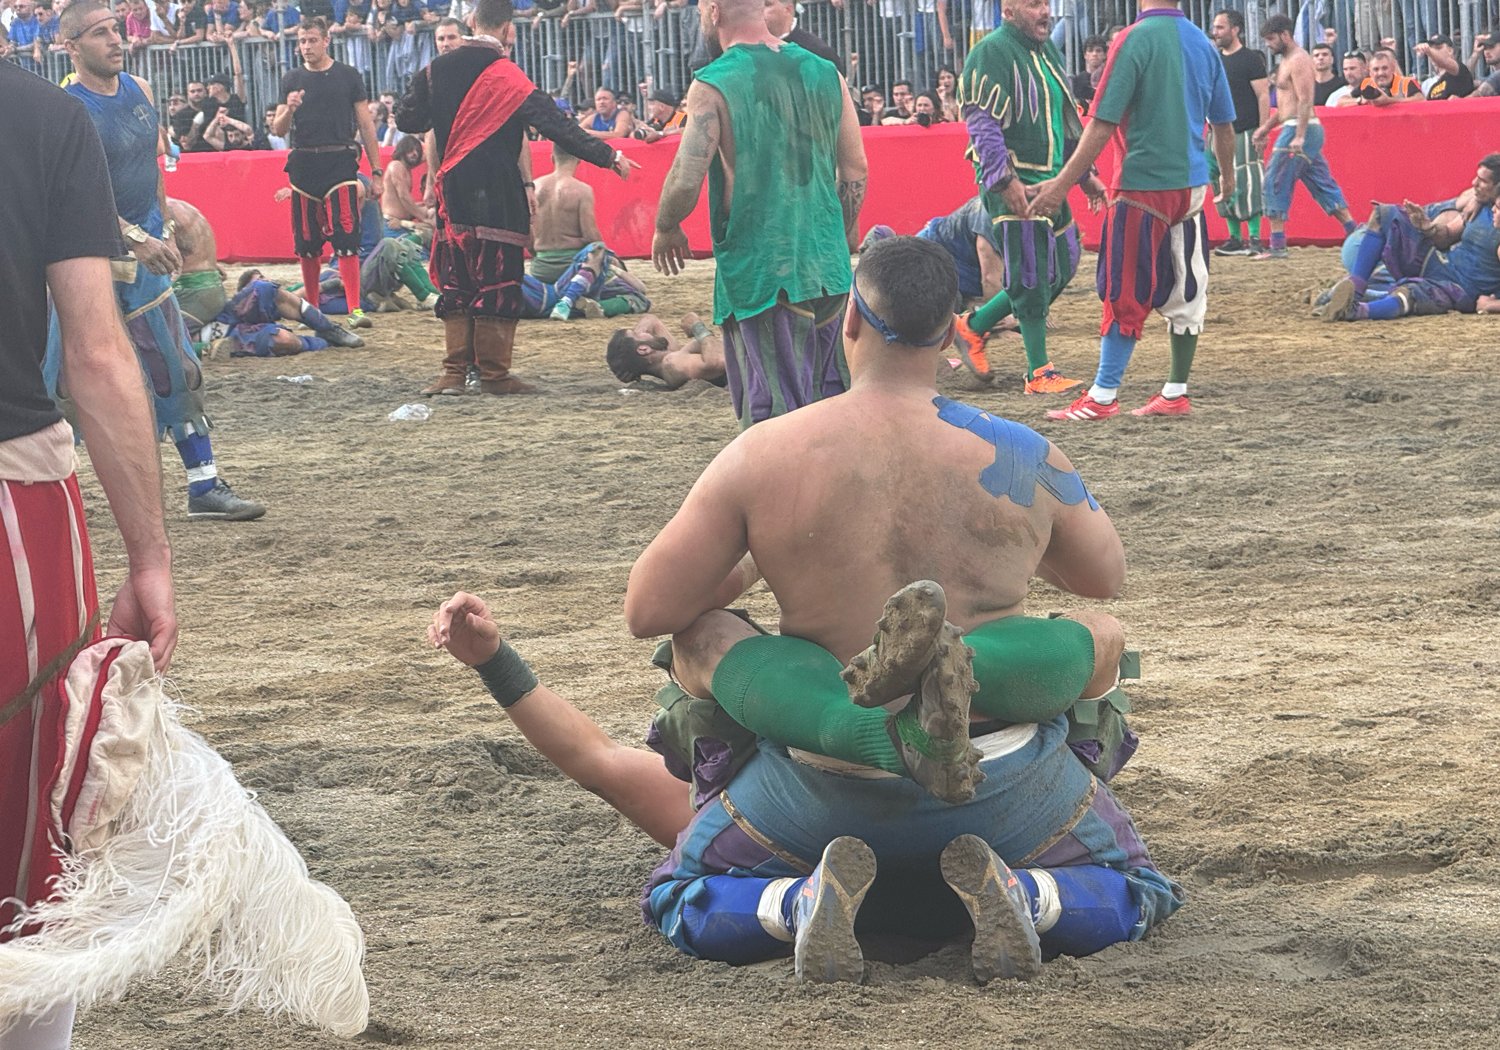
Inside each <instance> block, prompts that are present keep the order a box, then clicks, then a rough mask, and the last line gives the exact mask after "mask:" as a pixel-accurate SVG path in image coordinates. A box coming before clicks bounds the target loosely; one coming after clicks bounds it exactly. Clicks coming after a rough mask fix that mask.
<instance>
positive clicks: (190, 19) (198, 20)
mask: <svg viewBox="0 0 1500 1050" xmlns="http://www.w3.org/2000/svg"><path fill="white" fill-rule="evenodd" d="M177 27H178V29H179V30H180V34H181V35H185V36H192V35H194V34H195V33H197V32H198V30H200V29H202V30H205V31H207V29H208V12H207V11H206V10H204V7H203V4H202V2H201V0H200V2H199V3H196V4H193V5H192V6H191V7H184V8H183V9H182V10H181V11H179V12H178V13H177Z"/></svg>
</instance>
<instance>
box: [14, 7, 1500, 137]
mask: <svg viewBox="0 0 1500 1050" xmlns="http://www.w3.org/2000/svg"><path fill="white" fill-rule="evenodd" d="M599 2H600V3H601V4H607V3H608V0H599ZM939 3H944V4H945V10H946V14H947V16H948V30H949V32H948V38H947V39H946V40H945V39H944V37H943V34H942V31H941V26H940V21H939V17H938V12H937V5H938V4H939ZM1136 5H1137V0H1053V14H1054V16H1055V17H1056V19H1057V30H1056V32H1055V34H1054V39H1056V40H1057V41H1058V42H1059V46H1060V47H1061V49H1062V51H1063V54H1064V57H1065V59H1066V62H1067V68H1068V70H1069V71H1070V72H1077V71H1079V70H1081V69H1082V68H1083V41H1084V40H1085V39H1087V38H1088V37H1089V36H1091V35H1094V34H1098V35H1101V36H1103V35H1105V34H1106V33H1107V32H1108V30H1109V29H1110V28H1111V27H1114V26H1123V25H1128V24H1130V22H1131V21H1132V20H1133V19H1134V18H1135V15H1136ZM1226 7H1228V8H1233V9H1235V10H1239V11H1241V12H1242V13H1243V14H1244V16H1245V23H1246V24H1245V43H1246V44H1247V45H1248V46H1251V47H1258V46H1260V26H1261V25H1262V23H1263V22H1264V21H1265V19H1266V17H1267V16H1269V15H1271V14H1273V13H1281V14H1286V15H1288V16H1290V17H1291V18H1293V19H1294V20H1295V19H1298V18H1299V17H1300V18H1301V24H1300V25H1299V27H1298V28H1299V37H1300V38H1301V39H1302V40H1303V41H1304V42H1305V45H1306V46H1310V45H1311V44H1313V43H1317V42H1319V41H1321V40H1322V36H1323V33H1322V27H1323V26H1324V25H1327V26H1330V27H1332V28H1334V29H1335V30H1337V32H1338V40H1337V41H1336V43H1335V45H1334V46H1335V49H1336V50H1337V51H1339V52H1343V51H1347V50H1350V49H1352V48H1354V47H1356V46H1358V47H1360V48H1363V49H1365V50H1367V51H1368V50H1370V49H1372V48H1373V47H1376V46H1378V44H1379V42H1380V40H1381V39H1383V38H1394V39H1395V41H1396V52H1397V55H1398V56H1399V57H1400V59H1401V64H1402V68H1403V69H1404V70H1405V71H1406V72H1407V73H1409V74H1411V75H1414V76H1419V77H1421V76H1427V75H1430V74H1431V72H1432V68H1431V65H1430V63H1428V61H1427V60H1426V59H1425V58H1423V57H1421V56H1419V55H1417V54H1416V50H1415V46H1416V44H1417V43H1419V42H1421V41H1424V40H1426V39H1427V37H1428V36H1430V35H1432V34H1433V33H1443V34H1446V35H1448V36H1449V37H1451V38H1452V40H1453V42H1454V46H1455V50H1456V51H1457V52H1458V57H1459V60H1460V61H1463V60H1465V59H1467V57H1468V55H1469V52H1470V50H1471V49H1472V47H1473V41H1474V37H1475V35H1476V34H1477V33H1481V32H1485V31H1487V30H1488V29H1489V27H1490V26H1492V25H1493V26H1495V27H1496V29H1497V31H1500V0H1394V2H1389V3H1387V2H1384V0H1382V2H1380V3H1376V2H1375V0H1184V10H1185V11H1186V13H1187V14H1188V16H1189V17H1190V18H1191V19H1192V20H1193V22H1194V23H1195V24H1197V25H1199V26H1202V27H1204V28H1207V27H1208V25H1209V24H1210V23H1211V22H1212V20H1213V15H1214V13H1215V12H1216V11H1219V10H1222V9H1224V8H1226ZM999 8H1000V0H845V2H844V3H843V4H842V5H841V6H835V5H834V4H833V3H831V2H828V0H816V2H809V3H804V4H803V5H802V6H801V15H800V20H799V25H800V26H801V27H802V28H803V29H805V30H807V31H808V32H810V33H812V34H814V35H816V36H818V37H821V38H822V39H823V40H824V41H826V42H827V43H828V44H829V45H830V46H831V47H832V48H833V49H834V50H835V51H837V52H838V53H839V55H840V56H841V57H842V59H843V60H844V63H845V66H846V70H847V74H848V77H849V81H850V83H851V85H853V86H854V87H855V88H856V89H857V88H858V87H860V86H862V85H865V84H876V85H879V86H880V87H881V88H882V89H883V90H885V91H886V92H887V93H889V91H890V89H891V86H892V85H893V84H895V83H896V82H898V81H901V80H909V81H911V82H912V83H913V85H914V87H915V88H916V90H917V91H924V90H927V89H929V88H933V87H935V86H936V83H937V75H938V72H939V70H941V69H943V68H945V67H947V68H951V69H955V70H957V69H961V68H962V67H963V62H964V59H965V58H966V57H967V56H968V51H969V48H970V46H971V45H972V44H973V43H974V42H975V41H977V40H978V39H979V38H980V37H981V36H983V35H984V33H986V32H988V31H989V30H990V29H991V28H993V27H994V26H995V25H997V24H998V19H999V17H1000V11H999ZM1314 12H1316V13H1317V15H1318V18H1316V19H1315V18H1314V17H1313V14H1314ZM515 25H516V46H515V49H514V52H513V54H514V57H515V60H516V62H517V64H519V65H520V66H521V68H522V69H524V70H525V71H526V72H527V74H528V75H529V76H530V77H531V78H532V80H533V81H535V83H536V84H537V86H538V87H540V88H542V89H543V90H545V91H548V92H550V93H553V94H557V93H559V92H561V91H563V89H564V87H565V86H566V88H567V92H568V95H569V97H570V99H571V101H572V102H573V104H574V106H575V107H576V108H579V109H586V108H588V106H590V105H591V104H592V98H593V93H594V91H595V89H596V88H598V87H599V86H600V85H604V86H607V87H610V88H613V89H614V90H615V91H617V92H621V93H623V94H624V95H626V96H628V97H636V96H637V88H638V86H639V85H641V84H642V83H643V82H645V80H646V79H647V78H648V77H649V78H650V79H651V80H652V82H653V83H654V85H655V86H657V87H666V88H670V89H671V90H673V91H676V92H678V93H679V94H680V93H681V92H683V91H685V90H686V89H687V86H688V84H689V83H690V82H691V80H692V69H693V67H694V65H695V64H696V63H695V55H696V56H697V62H703V61H707V49H706V47H705V46H704V44H703V42H702V40H701V37H700V33H699V22H698V9H697V8H696V7H693V6H687V7H669V8H668V9H667V10H666V11H665V12H664V14H663V16H662V17H661V18H657V17H654V15H653V3H652V0H646V6H645V11H644V12H640V11H637V12H634V13H631V14H629V15H628V16H627V17H624V18H616V17H615V16H614V14H612V13H604V12H600V13H597V14H592V15H586V16H583V17H577V16H574V17H570V18H568V19H567V24H564V21H563V19H562V18H560V17H556V16H551V17H544V18H540V19H538V18H536V17H535V12H534V11H530V12H525V13H522V14H519V15H518V16H517V18H516V22H515ZM949 44H951V45H952V46H951V47H949V46H948V45H949ZM233 46H234V47H235V48H236V49H237V51H238V56H239V62H240V67H241V69H242V71H243V73H244V76H245V93H246V103H247V109H248V111H249V113H250V115H251V118H252V120H253V121H254V122H256V123H258V122H259V118H260V115H261V114H263V113H264V111H265V107H266V106H268V105H272V104H274V103H275V102H276V101H277V99H278V98H279V86H280V80H281V76H282V74H283V73H285V72H286V71H287V70H289V69H293V68H296V66H297V65H299V64H300V62H301V59H300V57H299V56H298V54H297V49H296V41H295V40H293V39H290V38H285V37H283V38H280V39H275V40H272V39H267V38H255V37H252V38H247V39H244V40H240V41H237V42H235V44H234V45H233ZM331 50H332V53H333V56H334V57H335V58H336V59H338V60H340V61H343V62H347V63H348V64H349V65H351V66H353V67H354V68H356V69H358V70H359V71H360V73H361V74H363V76H364V78H365V84H366V87H367V89H368V90H369V93H370V97H371V98H376V97H378V96H379V95H380V94H382V93H385V92H390V93H392V94H395V95H397V96H398V97H399V96H400V95H401V94H402V93H403V92H404V91H405V90H406V87H407V85H408V84H409V83H410V81H411V78H412V76H413V75H414V74H415V73H416V72H417V70H419V69H421V68H422V67H423V66H424V65H426V64H427V63H428V62H430V61H431V60H432V58H433V56H434V55H435V54H436V48H435V47H434V43H433V35H432V26H430V25H422V26H420V27H419V28H418V30H417V32H416V33H415V34H413V35H409V36H408V35H403V36H401V37H399V38H398V39H396V40H394V41H393V40H391V39H389V38H386V37H384V36H382V37H381V38H380V39H378V40H375V41H370V40H369V39H367V38H365V37H356V38H353V39H350V38H347V37H345V36H343V35H341V34H335V35H334V37H333V42H332V48H331ZM11 61H13V62H16V63H18V64H20V65H22V66H24V67H26V68H28V69H31V70H32V71H33V72H36V73H39V74H40V75H42V76H44V77H46V78H47V79H48V80H51V81H52V82H53V83H59V82H61V81H62V80H63V78H64V77H66V76H67V75H68V74H69V73H70V72H71V64H70V62H69V60H68V56H67V53H66V52H64V51H50V50H48V51H44V52H43V54H42V60H41V62H40V64H38V63H36V62H34V61H33V60H32V58H31V56H30V54H29V53H17V54H12V55H11ZM572 63H576V67H577V68H576V72H575V75H574V77H573V79H572V81H571V83H569V82H568V67H569V65H570V64H572ZM126 69H128V70H129V71H130V72H131V73H134V74H135V75H137V76H140V77H143V78H145V79H146V80H147V81H148V82H149V83H150V84H151V87H152V90H153V91H154V93H155V95H156V101H157V104H158V106H159V107H160V109H161V111H162V115H163V117H165V116H166V112H167V100H168V98H169V97H170V96H171V95H172V94H174V93H182V92H185V91H186V88H187V85H188V83H189V82H191V81H195V80H202V79H203V78H204V77H207V76H211V75H213V74H215V73H230V72H232V62H231V59H230V53H229V45H225V44H206V43H205V44H190V45H186V46H182V47H178V48H176V49H175V50H174V49H172V48H170V47H165V46H153V47H147V48H143V49H137V50H131V51H129V52H127V59H126ZM1483 72H1487V70H1485V69H1484V67H1483V66H1481V73H1483Z"/></svg>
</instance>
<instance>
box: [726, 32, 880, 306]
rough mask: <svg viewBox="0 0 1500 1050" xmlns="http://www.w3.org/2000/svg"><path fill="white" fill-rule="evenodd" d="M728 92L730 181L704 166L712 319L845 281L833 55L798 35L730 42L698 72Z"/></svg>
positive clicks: (838, 288)
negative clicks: (806, 46)
mask: <svg viewBox="0 0 1500 1050" xmlns="http://www.w3.org/2000/svg"><path fill="white" fill-rule="evenodd" d="M698 79H699V80H701V81H703V82H704V83H705V84H707V85H709V86H710V87H712V88H715V89H716V90H717V91H718V92H719V93H720V94H721V95H723V96H724V102H725V105H726V106H727V107H728V110H729V124H730V130H731V132H732V134H733V136H734V167H735V173H734V190H733V197H732V198H731V199H726V197H725V193H724V189H725V177H724V167H723V165H722V164H721V163H720V161H719V158H718V157H715V158H714V161H713V166H712V167H711V168H710V169H709V174H708V205H709V223H710V226H711V228H712V233H713V246H714V259H715V261H716V263H717V270H716V272H715V275H714V321H715V323H718V324H723V323H724V319H725V318H726V317H729V316H731V315H732V316H734V317H737V318H739V319H740V320H742V321H743V320H745V319H747V318H750V317H753V316H754V315H756V314H758V313H761V312H763V311H765V310H768V309H770V308H771V307H772V306H774V305H775V304H776V300H777V297H778V295H780V294H782V293H785V297H786V300H787V301H788V302H792V303H799V302H806V301H808V300H812V299H819V298H822V297H824V296H830V295H841V294H843V293H845V292H848V290H849V281H850V271H849V245H848V242H847V241H846V240H845V237H844V214H843V209H842V207H841V206H840V204H839V199H838V191H837V179H838V174H837V157H838V135H839V121H840V118H841V117H842V115H843V107H844V98H843V89H842V88H841V86H840V83H839V74H838V70H837V69H835V68H834V66H833V63H831V62H828V61H826V60H825V59H821V58H819V57H818V56H816V55H814V54H813V53H812V52H810V51H805V50H803V49H802V48H800V47H798V46H797V45H796V44H782V45H781V47H780V48H779V49H777V50H772V49H771V48H770V47H769V46H767V45H765V44H735V45H733V46H732V47H730V48H729V49H728V50H727V51H725V52H724V54H723V55H721V56H720V57H719V58H716V59H715V60H714V61H713V62H711V63H709V64H708V65H707V66H706V67H704V68H703V69H701V70H699V71H698Z"/></svg>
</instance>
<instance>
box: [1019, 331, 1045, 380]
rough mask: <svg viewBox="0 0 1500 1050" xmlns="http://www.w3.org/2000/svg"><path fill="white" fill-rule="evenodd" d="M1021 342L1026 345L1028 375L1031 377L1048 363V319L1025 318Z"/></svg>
mask: <svg viewBox="0 0 1500 1050" xmlns="http://www.w3.org/2000/svg"><path fill="white" fill-rule="evenodd" d="M1021 342H1022V344H1023V345H1024V346H1025V347H1026V375H1027V378H1030V377H1031V376H1032V375H1033V374H1034V373H1035V372H1036V370H1037V369H1038V368H1041V367H1042V366H1043V365H1045V364H1046V363H1047V319H1046V318H1045V317H1039V318H1035V319H1029V318H1028V319H1023V320H1022V321H1021Z"/></svg>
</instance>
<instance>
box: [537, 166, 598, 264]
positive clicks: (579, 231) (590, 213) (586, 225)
mask: <svg viewBox="0 0 1500 1050" xmlns="http://www.w3.org/2000/svg"><path fill="white" fill-rule="evenodd" d="M569 162H571V163H569ZM577 170H578V161H577V159H576V158H572V157H569V158H568V159H567V160H566V161H561V162H560V163H559V164H558V166H557V169H556V170H554V171H553V172H551V173H550V174H547V175H543V176H542V177H541V178H539V179H537V180H536V219H535V221H533V222H532V224H531V235H532V239H533V241H534V242H535V244H536V250H537V251H560V250H571V251H578V250H579V249H580V248H582V247H583V246H584V245H586V244H593V243H594V242H595V241H600V240H603V238H602V237H600V236H599V224H598V223H597V221H595V219H594V189H593V187H592V186H590V185H589V184H588V183H586V182H584V181H583V180H581V179H579V178H577V177H576V176H575V175H574V172H576V171H577Z"/></svg>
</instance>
